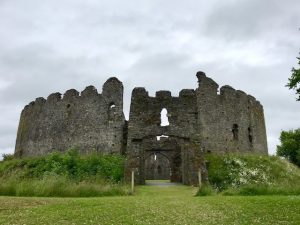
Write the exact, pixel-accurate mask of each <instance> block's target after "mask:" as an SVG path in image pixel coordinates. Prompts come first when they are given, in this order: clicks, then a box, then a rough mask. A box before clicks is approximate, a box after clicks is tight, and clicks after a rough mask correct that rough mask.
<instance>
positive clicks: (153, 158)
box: [145, 151, 172, 180]
mask: <svg viewBox="0 0 300 225" xmlns="http://www.w3.org/2000/svg"><path fill="white" fill-rule="evenodd" d="M171 175H172V174H171V165H170V160H169V158H168V157H167V156H166V155H164V154H163V153H161V152H160V151H157V152H152V153H150V154H149V155H148V156H147V157H146V159H145V178H146V180H171Z"/></svg>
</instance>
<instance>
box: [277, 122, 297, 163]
mask: <svg viewBox="0 0 300 225" xmlns="http://www.w3.org/2000/svg"><path fill="white" fill-rule="evenodd" d="M280 142H281V145H278V146H277V155H279V156H283V157H285V158H286V159H288V160H289V161H290V162H292V163H294V164H295V165H297V166H299V167H300V128H299V129H296V130H290V131H282V132H281V134H280Z"/></svg>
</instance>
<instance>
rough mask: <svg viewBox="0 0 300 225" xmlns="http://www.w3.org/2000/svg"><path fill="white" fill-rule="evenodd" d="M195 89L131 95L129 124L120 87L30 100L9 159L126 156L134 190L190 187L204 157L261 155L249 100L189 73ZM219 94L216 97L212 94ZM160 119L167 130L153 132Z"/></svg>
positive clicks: (257, 114) (263, 145) (258, 111)
mask: <svg viewBox="0 0 300 225" xmlns="http://www.w3.org/2000/svg"><path fill="white" fill-rule="evenodd" d="M197 78H198V88H197V89H195V90H193V89H183V90H182V91H181V92H180V93H179V96H178V97H173V96H172V95H171V92H169V91H158V92H156V95H155V96H154V97H153V96H149V95H148V92H147V91H146V89H145V88H134V89H133V91H132V97H131V106H130V114H129V121H126V120H125V117H124V113H123V85H122V82H120V81H119V80H118V79H117V78H114V77H113V78H109V79H108V80H107V81H106V82H105V83H104V85H103V90H102V93H101V94H100V93H98V92H97V90H96V89H95V87H93V86H89V87H87V88H86V89H85V90H84V91H82V92H81V93H80V94H79V92H78V91H76V90H74V89H71V90H68V91H67V92H66V93H65V94H64V95H63V97H62V96H61V94H60V93H54V94H51V95H49V97H48V98H47V99H44V98H37V99H36V100H35V101H34V102H31V103H30V104H29V105H27V106H25V108H24V110H23V111H22V114H21V118H20V123H19V128H18V134H17V141H16V148H15V155H16V156H17V157H28V156H38V155H45V154H48V153H51V152H53V151H66V150H67V149H70V148H72V147H77V148H78V149H79V151H80V152H81V153H82V154H86V153H89V152H91V151H97V152H99V153H104V154H113V153H119V154H124V155H126V168H125V178H129V177H130V173H131V170H132V169H136V170H137V171H138V172H137V174H138V175H137V176H136V182H137V183H139V184H144V183H145V180H146V179H170V180H171V181H173V182H182V183H184V184H197V173H198V170H199V168H200V169H201V171H202V173H203V177H204V178H203V179H205V177H206V176H207V174H206V169H205V168H206V167H205V163H204V159H203V155H204V153H214V152H223V153H227V152H239V153H260V154H267V153H268V148H267V138H266V128H265V120H264V112H263V107H262V105H261V104H260V103H259V102H258V101H257V100H256V99H255V98H254V97H252V96H250V95H247V94H246V93H244V92H242V91H239V90H235V89H233V88H232V87H230V86H223V87H221V88H220V90H219V86H218V84H217V83H216V82H215V81H213V80H212V79H211V78H208V77H207V76H206V75H205V74H204V73H203V72H198V73H197ZM218 90H219V91H218ZM162 112H164V113H165V114H166V116H167V119H168V121H169V125H163V124H161V114H162Z"/></svg>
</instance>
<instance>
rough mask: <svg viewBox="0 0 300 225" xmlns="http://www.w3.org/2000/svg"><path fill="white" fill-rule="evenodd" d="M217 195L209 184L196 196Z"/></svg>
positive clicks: (200, 189)
mask: <svg viewBox="0 0 300 225" xmlns="http://www.w3.org/2000/svg"><path fill="white" fill-rule="evenodd" d="M213 194H215V190H214V189H213V188H212V186H210V185H209V184H204V185H202V187H201V188H199V190H198V192H197V194H196V196H209V195H213Z"/></svg>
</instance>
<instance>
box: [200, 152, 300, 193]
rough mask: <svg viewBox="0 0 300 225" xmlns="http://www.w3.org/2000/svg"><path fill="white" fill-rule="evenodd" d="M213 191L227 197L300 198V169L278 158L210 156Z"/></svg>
mask: <svg viewBox="0 0 300 225" xmlns="http://www.w3.org/2000/svg"><path fill="white" fill-rule="evenodd" d="M206 160H207V161H209V169H208V174H209V175H208V176H209V181H210V184H211V186H212V188H213V189H214V190H215V191H216V192H218V193H221V194H223V195H276V194H281V195H299V194H300V169H299V168H298V167H297V166H294V165H293V164H291V163H289V162H288V161H287V160H284V159H281V158H279V157H276V156H260V155H218V154H208V155H207V156H206Z"/></svg>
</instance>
